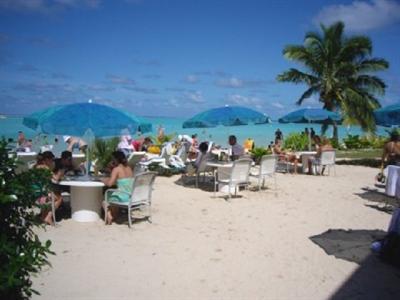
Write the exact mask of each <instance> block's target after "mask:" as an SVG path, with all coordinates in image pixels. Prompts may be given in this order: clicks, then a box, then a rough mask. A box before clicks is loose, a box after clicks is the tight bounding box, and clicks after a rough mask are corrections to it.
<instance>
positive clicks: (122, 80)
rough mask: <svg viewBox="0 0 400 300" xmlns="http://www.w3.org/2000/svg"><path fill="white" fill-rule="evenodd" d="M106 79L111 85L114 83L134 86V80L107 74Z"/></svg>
mask: <svg viewBox="0 0 400 300" xmlns="http://www.w3.org/2000/svg"><path fill="white" fill-rule="evenodd" d="M106 77H107V79H109V80H110V81H111V82H112V83H115V84H123V85H134V84H135V80H133V79H130V78H128V77H124V76H119V75H113V74H108V75H107V76H106Z"/></svg>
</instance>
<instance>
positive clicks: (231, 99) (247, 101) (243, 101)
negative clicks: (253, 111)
mask: <svg viewBox="0 0 400 300" xmlns="http://www.w3.org/2000/svg"><path fill="white" fill-rule="evenodd" d="M226 101H227V102H228V103H229V104H234V105H244V106H255V107H257V108H260V107H261V104H262V102H263V101H262V100H261V99H260V98H257V97H246V96H242V95H239V94H232V95H228V96H227V97H226Z"/></svg>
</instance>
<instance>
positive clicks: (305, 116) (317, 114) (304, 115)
mask: <svg viewBox="0 0 400 300" xmlns="http://www.w3.org/2000/svg"><path fill="white" fill-rule="evenodd" d="M341 119H342V118H341V117H340V115H339V114H338V113H335V112H332V111H329V110H326V109H322V108H304V109H299V110H296V111H293V112H291V113H289V114H287V115H285V116H283V117H282V118H280V119H279V120H278V121H279V123H322V122H326V121H330V122H332V121H336V122H340V121H341Z"/></svg>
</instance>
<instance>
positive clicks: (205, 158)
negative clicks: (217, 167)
mask: <svg viewBox="0 0 400 300" xmlns="http://www.w3.org/2000/svg"><path fill="white" fill-rule="evenodd" d="M197 155H202V157H201V160H200V164H199V166H198V167H197V170H196V188H198V187H199V178H200V175H201V174H203V182H204V181H205V178H206V173H208V172H211V171H212V168H210V167H209V166H207V162H209V160H210V158H211V156H210V154H209V153H208V152H207V153H205V154H201V153H199V154H197Z"/></svg>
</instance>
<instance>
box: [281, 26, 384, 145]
mask: <svg viewBox="0 0 400 300" xmlns="http://www.w3.org/2000/svg"><path fill="white" fill-rule="evenodd" d="M321 29H322V35H321V34H319V33H318V32H309V33H307V34H306V36H305V39H304V45H288V46H286V47H285V49H284V50H283V54H284V56H285V57H286V58H287V59H290V60H293V61H296V62H299V63H301V64H302V65H303V66H304V69H305V70H306V71H301V70H298V69H294V68H291V69H289V70H288V71H285V72H283V73H282V74H280V75H278V77H277V80H278V81H282V82H293V83H295V84H306V85H307V86H308V89H307V90H306V91H305V92H304V93H303V94H302V95H301V96H300V98H299V99H298V100H297V102H296V103H297V104H298V105H301V104H302V103H303V101H304V100H305V99H307V98H309V97H311V96H312V95H314V94H317V95H319V101H320V102H322V103H323V108H325V109H327V110H330V111H341V113H342V116H343V118H344V122H346V123H348V124H359V125H360V126H361V128H362V129H363V130H365V131H375V121H374V118H373V111H374V110H375V109H376V108H379V107H380V104H379V101H378V99H377V98H376V95H380V96H381V95H383V94H384V93H385V88H386V84H385V83H384V82H383V80H382V79H380V78H379V77H377V76H373V75H371V73H373V72H376V71H381V70H385V69H387V68H388V67H389V63H388V62H387V61H386V60H384V59H381V58H373V57H371V54H372V42H371V40H370V39H369V38H368V37H366V36H352V37H345V36H344V34H343V31H344V24H343V23H342V22H337V23H335V24H332V25H331V26H330V27H325V26H324V25H321ZM333 126H334V131H333V135H334V138H335V139H336V140H337V138H338V133H337V124H336V123H334V124H333ZM326 129H327V124H324V125H323V127H322V130H323V132H325V130H326Z"/></svg>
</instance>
